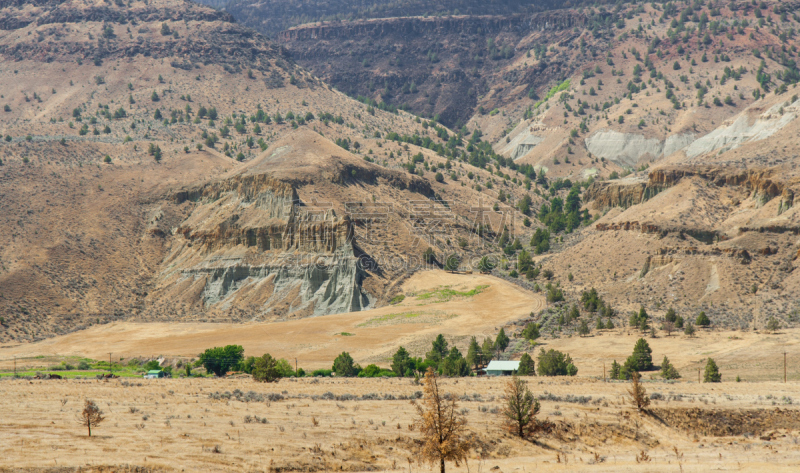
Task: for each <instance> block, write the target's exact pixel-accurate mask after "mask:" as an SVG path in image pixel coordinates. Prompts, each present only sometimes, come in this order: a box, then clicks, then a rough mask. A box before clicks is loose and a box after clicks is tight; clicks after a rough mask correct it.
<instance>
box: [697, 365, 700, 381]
mask: <svg viewBox="0 0 800 473" xmlns="http://www.w3.org/2000/svg"><path fill="white" fill-rule="evenodd" d="M697 384H700V368H697Z"/></svg>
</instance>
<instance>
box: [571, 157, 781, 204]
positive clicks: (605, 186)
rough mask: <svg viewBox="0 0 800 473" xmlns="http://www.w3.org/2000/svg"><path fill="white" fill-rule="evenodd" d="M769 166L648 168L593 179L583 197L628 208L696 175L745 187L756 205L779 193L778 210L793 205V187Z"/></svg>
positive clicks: (723, 184)
mask: <svg viewBox="0 0 800 473" xmlns="http://www.w3.org/2000/svg"><path fill="white" fill-rule="evenodd" d="M772 174H773V173H772V171H770V170H768V169H731V168H721V167H714V166H687V167H665V168H659V169H655V170H653V171H650V173H649V175H648V176H647V178H646V179H643V178H629V179H620V180H614V181H604V182H594V183H593V184H592V185H591V186H589V188H588V189H587V190H586V194H585V197H584V199H585V200H586V201H587V202H593V203H594V207H595V208H598V209H607V208H611V207H622V208H628V207H630V206H632V205H636V204H640V203H642V202H644V201H646V200H648V199H650V198H652V197H653V196H655V195H656V194H658V193H659V192H661V191H663V190H665V189H668V188H670V187H673V186H674V185H676V184H677V183H678V182H679V181H680V180H681V179H684V178H689V177H699V178H701V179H702V180H704V181H706V182H708V183H709V184H711V185H714V186H718V187H724V186H736V187H741V188H743V189H745V190H746V191H747V192H748V193H749V194H750V195H751V196H752V197H753V199H754V200H755V202H756V205H757V207H761V206H763V205H765V204H766V203H767V202H769V201H771V200H772V199H774V198H776V197H778V196H780V198H781V202H780V206H779V210H778V214H781V213H783V212H785V211H786V210H788V209H790V208H791V207H792V206H793V205H794V191H793V190H792V189H790V188H789V183H787V182H784V181H781V180H779V179H776V178H775V177H774V176H773V175H772Z"/></svg>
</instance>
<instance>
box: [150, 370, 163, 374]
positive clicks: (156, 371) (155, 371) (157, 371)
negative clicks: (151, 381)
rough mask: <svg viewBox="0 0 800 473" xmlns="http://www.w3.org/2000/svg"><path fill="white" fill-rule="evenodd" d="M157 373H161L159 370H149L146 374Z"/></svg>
mask: <svg viewBox="0 0 800 473" xmlns="http://www.w3.org/2000/svg"><path fill="white" fill-rule="evenodd" d="M159 373H161V370H150V371H148V372H147V374H159Z"/></svg>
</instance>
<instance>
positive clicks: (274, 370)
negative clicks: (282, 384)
mask: <svg viewBox="0 0 800 473" xmlns="http://www.w3.org/2000/svg"><path fill="white" fill-rule="evenodd" d="M280 377H281V374H280V372H279V371H278V363H277V361H276V360H275V358H273V357H272V355H270V354H269V353H265V354H264V355H263V356H261V357H259V358H256V359H255V361H254V362H253V380H255V381H261V382H264V383H272V382H275V381H277V380H278V379H280Z"/></svg>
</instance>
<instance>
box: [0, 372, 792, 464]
mask: <svg viewBox="0 0 800 473" xmlns="http://www.w3.org/2000/svg"><path fill="white" fill-rule="evenodd" d="M440 382H441V384H442V386H443V388H444V389H445V390H446V391H447V392H452V393H454V394H456V395H458V396H459V397H460V398H461V401H460V402H459V409H460V410H462V412H463V413H464V414H465V415H466V418H467V419H468V428H469V431H470V432H471V433H472V434H473V439H474V449H473V450H472V451H471V452H470V457H469V461H468V463H467V464H466V465H464V464H462V465H461V466H460V467H458V468H456V467H454V466H452V465H448V471H459V472H476V471H477V472H488V471H503V472H516V471H519V472H522V471H593V472H594V471H597V472H618V471H641V472H645V471H647V472H652V471H658V472H661V471H663V472H677V471H685V472H690V471H691V472H703V471H710V470H718V471H787V472H788V471H797V469H798V468H800V448H798V445H797V442H798V439H800V411H798V410H797V409H793V408H792V406H785V405H784V403H785V402H786V399H787V398H796V397H797V396H798V395H800V389H798V386H797V385H796V384H788V385H786V384H782V383H760V384H751V383H738V384H737V383H722V384H714V385H709V384H701V385H698V384H697V383H686V382H680V383H664V382H646V383H645V387H646V389H647V391H648V393H649V394H650V395H651V396H653V397H654V398H655V399H654V400H653V401H652V403H653V404H652V405H651V407H652V414H651V415H640V414H638V413H636V412H635V411H634V410H633V409H632V408H631V407H630V404H629V403H628V401H627V398H626V395H625V390H626V388H627V384H625V383H621V382H615V383H604V382H602V381H598V380H592V379H587V378H578V379H554V378H541V377H531V378H528V384H529V386H530V388H531V389H532V390H533V392H534V393H535V394H536V395H537V396H539V397H540V398H541V399H542V401H541V403H542V411H541V414H540V418H543V419H544V418H547V419H549V420H550V421H552V422H554V423H555V426H556V428H555V429H554V431H553V432H552V433H551V434H548V435H544V436H541V437H539V438H537V439H536V440H535V441H533V442H528V441H522V440H520V439H518V438H514V437H511V436H509V434H507V433H506V432H505V431H504V430H503V429H502V419H501V418H500V415H499V414H498V413H497V409H498V408H500V406H501V399H500V396H501V395H502V386H503V383H504V382H505V380H504V379H501V378H471V379H464V378H461V379H443V380H441V381H440ZM421 390H422V387H421V386H417V385H414V383H413V380H410V379H336V378H321V379H320V378H318V379H302V380H294V379H291V380H282V381H280V382H279V383H277V384H259V383H256V382H254V381H252V380H250V379H192V380H187V379H164V380H134V381H133V382H131V381H130V380H122V379H116V380H110V381H96V380H91V381H89V380H62V381H39V380H34V381H28V380H5V381H0V395H1V396H2V399H3V402H2V403H0V419H2V420H0V455H2V458H3V462H2V463H3V466H2V467H0V471H31V470H28V468H33V467H36V468H37V469H36V470H35V471H73V469H77V468H78V467H80V469H81V471H119V470H124V469H125V467H130V468H131V470H134V467H142V468H144V470H141V469H140V470H134V471H410V472H415V471H432V470H431V469H430V468H429V467H428V466H425V465H419V464H417V463H416V462H415V459H416V458H417V457H416V455H415V441H416V440H417V439H418V437H419V434H418V433H417V432H416V431H415V430H412V429H410V428H409V425H410V424H412V423H413V421H414V416H415V414H414V409H413V406H412V405H411V404H410V401H409V400H408V398H413V397H415V396H416V394H415V393H417V392H418V391H421ZM85 399H92V400H94V401H95V402H96V403H97V404H98V405H99V406H100V408H101V409H102V410H103V412H104V414H105V418H106V420H105V421H104V422H103V423H102V424H101V425H100V426H98V427H97V428H95V429H93V436H92V437H91V438H90V437H88V436H87V432H86V429H85V428H84V427H82V426H80V425H78V424H77V423H76V421H75V416H76V414H77V413H78V412H79V411H80V410H81V409H82V405H83V402H84V400H85ZM776 404H777V405H776ZM697 408H699V410H693V409H697ZM741 410H746V412H747V414H741ZM642 452H644V453H645V455H646V456H647V457H648V458H649V460H642ZM637 456H638V457H639V460H638V461H637ZM126 471H127V470H126Z"/></svg>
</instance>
